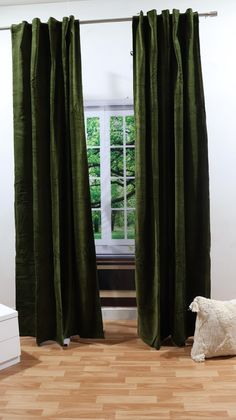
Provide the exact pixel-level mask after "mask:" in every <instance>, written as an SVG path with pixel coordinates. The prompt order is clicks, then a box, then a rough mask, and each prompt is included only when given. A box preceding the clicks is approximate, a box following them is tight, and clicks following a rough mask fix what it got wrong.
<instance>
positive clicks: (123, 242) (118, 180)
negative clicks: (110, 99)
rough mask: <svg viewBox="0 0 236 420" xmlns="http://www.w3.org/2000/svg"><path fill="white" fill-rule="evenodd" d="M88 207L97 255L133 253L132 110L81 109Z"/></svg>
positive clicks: (133, 179)
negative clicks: (88, 183) (86, 156)
mask: <svg viewBox="0 0 236 420" xmlns="http://www.w3.org/2000/svg"><path fill="white" fill-rule="evenodd" d="M85 123H86V133H87V153H88V164H89V181H90V193H91V207H92V218H93V228H94V238H95V244H96V250H97V253H99V254H121V253H122V254H124V253H129V254H130V253H133V252H134V235H135V126H134V115H133V108H132V106H130V105H129V106H127V105H126V106H103V107H101V106H99V107H94V106H93V107H91V106H87V107H85Z"/></svg>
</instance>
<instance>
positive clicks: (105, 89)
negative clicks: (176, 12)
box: [0, 0, 236, 306]
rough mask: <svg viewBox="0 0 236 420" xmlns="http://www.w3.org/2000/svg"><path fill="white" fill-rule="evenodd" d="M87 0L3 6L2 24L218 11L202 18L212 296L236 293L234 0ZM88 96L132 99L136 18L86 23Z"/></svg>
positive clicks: (6, 60)
mask: <svg viewBox="0 0 236 420" xmlns="http://www.w3.org/2000/svg"><path fill="white" fill-rule="evenodd" d="M201 3H202V5H201V9H200V8H199V5H200V2H199V1H197V0H165V1H164V0H162V1H160V2H158V3H157V2H156V0H155V1H153V0H145V1H144V0H136V1H134V0H119V1H118V0H117V1H115V0H101V1H100V0H88V1H77V2H75V1H73V2H64V3H57V4H56V3H48V4H43V5H27V6H8V7H0V26H8V25H11V24H12V23H19V22H20V21H22V20H27V21H31V20H32V18H34V17H36V16H37V17H39V18H41V20H42V21H46V20H47V19H48V17H49V16H53V17H55V18H57V19H61V18H62V17H63V16H69V15H74V16H75V17H76V18H79V19H80V20H84V19H99V18H108V17H127V16H132V15H135V14H137V13H138V12H139V11H140V10H141V9H142V10H143V11H144V12H146V11H148V10H150V9H153V8H156V7H157V6H158V11H161V9H167V8H169V9H172V8H179V9H180V10H181V11H182V12H183V11H185V9H186V8H188V7H191V8H193V9H194V10H198V11H199V12H206V11H210V10H218V13H219V16H218V17H217V18H208V19H205V18H201V23H200V33H201V51H202V65H203V76H204V86H205V97H206V109H207V121H208V134H209V160H210V193H211V231H212V251H211V258H212V297H214V298H216V299H230V298H236V281H235V280H236V128H235V121H236V70H235V69H236V47H235V45H236V25H235V22H234V19H235V16H236V2H235V0H225V1H224V2H222V0H214V1H213V0H205V1H204V4H203V2H201ZM81 47H82V60H83V87H84V98H85V99H124V98H132V57H131V56H130V51H131V50H132V37H131V23H117V24H103V25H88V26H81ZM0 56H1V66H0V95H1V100H0V130H1V136H0V180H1V182H0V197H1V206H0V251H1V252H0V301H1V303H5V304H7V305H10V306H14V303H15V298H14V254H15V251H14V211H13V146H12V143H13V139H12V99H11V97H12V88H11V40H10V32H0Z"/></svg>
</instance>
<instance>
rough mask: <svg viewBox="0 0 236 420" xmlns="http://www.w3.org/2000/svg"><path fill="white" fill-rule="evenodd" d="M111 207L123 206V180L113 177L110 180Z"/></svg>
mask: <svg viewBox="0 0 236 420" xmlns="http://www.w3.org/2000/svg"><path fill="white" fill-rule="evenodd" d="M111 207H114V208H119V207H124V180H123V179H119V178H117V179H115V180H113V181H111Z"/></svg>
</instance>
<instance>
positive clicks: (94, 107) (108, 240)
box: [84, 101, 135, 255]
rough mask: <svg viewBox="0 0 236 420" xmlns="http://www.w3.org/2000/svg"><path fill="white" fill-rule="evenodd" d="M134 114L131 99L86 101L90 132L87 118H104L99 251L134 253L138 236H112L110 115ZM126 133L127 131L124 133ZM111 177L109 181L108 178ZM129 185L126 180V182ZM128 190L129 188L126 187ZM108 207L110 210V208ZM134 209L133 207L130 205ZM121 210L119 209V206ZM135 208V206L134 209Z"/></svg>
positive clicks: (101, 139)
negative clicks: (125, 237)
mask: <svg viewBox="0 0 236 420" xmlns="http://www.w3.org/2000/svg"><path fill="white" fill-rule="evenodd" d="M131 112H132V114H133V104H132V103H131V102H130V101H122V102H114V101H113V102H108V101H106V102H104V101H96V102H94V101H87V102H85V104H84V113H85V128H86V132H87V118H92V117H99V119H100V146H99V147H100V187H101V207H100V208H96V209H94V210H101V232H102V238H101V239H95V246H96V253H97V254H116V255H117V254H134V248H135V246H134V239H112V236H111V233H112V232H111V210H112V207H111V180H112V176H111V162H110V156H111V153H110V150H111V146H110V117H111V116H116V115H117V116H123V117H125V116H127V115H131ZM124 135H125V133H124ZM121 147H122V148H123V150H124V151H125V150H126V148H127V147H128V148H135V146H131V145H128V146H126V145H125V143H124V144H123V146H112V149H113V150H114V149H115V148H121ZM88 148H89V149H92V148H98V146H92V147H91V146H89V147H88ZM124 165H125V166H124V176H123V177H122V178H124V181H125V180H126V178H134V179H135V177H127V176H126V153H124ZM108 179H109V182H108V181H107V180H108ZM124 184H125V185H126V183H125V182H124ZM125 192H126V191H125ZM106 208H108V211H106ZM129 209H130V210H132V209H131V208H129ZM118 210H119V209H118ZM121 210H124V223H125V226H124V230H125V233H126V232H127V217H126V212H127V209H126V194H124V208H121ZM133 210H135V209H133Z"/></svg>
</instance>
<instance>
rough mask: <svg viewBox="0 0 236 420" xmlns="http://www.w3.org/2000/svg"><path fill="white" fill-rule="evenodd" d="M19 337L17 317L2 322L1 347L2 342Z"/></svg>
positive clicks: (0, 325) (0, 327)
mask: <svg viewBox="0 0 236 420" xmlns="http://www.w3.org/2000/svg"><path fill="white" fill-rule="evenodd" d="M17 336H19V328H18V318H17V317H15V318H10V319H5V320H4V321H0V345H1V342H2V341H5V340H8V339H9V338H12V337H17Z"/></svg>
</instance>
